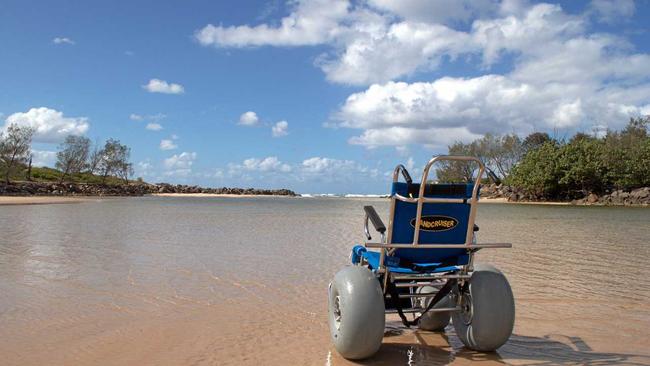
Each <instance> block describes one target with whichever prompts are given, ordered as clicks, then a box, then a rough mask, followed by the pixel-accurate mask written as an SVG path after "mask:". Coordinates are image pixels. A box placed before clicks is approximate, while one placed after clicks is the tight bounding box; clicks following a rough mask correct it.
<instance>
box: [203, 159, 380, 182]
mask: <svg viewBox="0 0 650 366" xmlns="http://www.w3.org/2000/svg"><path fill="white" fill-rule="evenodd" d="M211 176H212V177H217V178H219V179H223V178H234V179H237V180H244V181H259V180H263V181H264V182H266V183H270V184H284V185H286V184H288V183H295V182H319V183H321V182H349V181H353V180H355V179H358V178H359V177H367V178H377V177H379V176H380V174H379V171H378V169H376V168H370V167H367V166H364V165H362V164H359V163H357V162H355V161H353V160H341V159H333V158H328V157H312V158H309V159H305V160H303V161H302V162H299V163H293V164H291V163H286V162H283V161H281V160H280V159H278V157H276V156H269V157H266V158H249V159H245V160H244V161H242V162H241V163H230V164H228V169H227V171H226V172H224V171H223V170H221V169H218V170H217V174H211Z"/></svg>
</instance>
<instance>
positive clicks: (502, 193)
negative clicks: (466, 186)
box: [481, 183, 546, 202]
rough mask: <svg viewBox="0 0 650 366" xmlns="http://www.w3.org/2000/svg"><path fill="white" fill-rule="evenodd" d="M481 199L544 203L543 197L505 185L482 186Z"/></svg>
mask: <svg viewBox="0 0 650 366" xmlns="http://www.w3.org/2000/svg"><path fill="white" fill-rule="evenodd" d="M481 198H505V199H506V200H508V202H543V201H546V200H545V199H544V198H543V197H536V196H535V195H532V194H530V193H528V192H525V191H524V190H522V189H518V188H516V187H512V186H507V185H503V184H494V183H492V184H489V185H487V184H484V185H482V186H481Z"/></svg>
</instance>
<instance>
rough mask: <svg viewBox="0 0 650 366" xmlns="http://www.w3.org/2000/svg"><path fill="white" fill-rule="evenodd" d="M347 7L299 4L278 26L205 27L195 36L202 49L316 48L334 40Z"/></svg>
mask: <svg viewBox="0 0 650 366" xmlns="http://www.w3.org/2000/svg"><path fill="white" fill-rule="evenodd" d="M348 7H349V3H348V1H346V0H312V1H298V2H297V5H296V6H295V9H294V10H293V12H292V13H291V14H290V15H289V16H287V17H285V18H283V19H282V20H281V21H280V24H279V25H278V26H271V25H268V24H261V25H258V26H254V27H251V26H248V25H242V26H231V27H223V26H221V25H219V26H214V25H212V24H208V25H207V26H205V27H204V28H202V29H200V30H198V31H197V32H196V33H195V38H196V40H197V41H199V43H201V44H202V45H204V46H210V45H211V46H216V47H252V46H266V45H271V46H305V45H317V44H321V43H323V42H325V41H328V40H331V39H334V37H335V36H336V33H337V32H338V22H339V21H340V20H341V19H343V18H344V17H345V16H346V15H347V12H348Z"/></svg>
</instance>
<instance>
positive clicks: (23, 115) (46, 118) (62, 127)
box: [3, 107, 89, 143]
mask: <svg viewBox="0 0 650 366" xmlns="http://www.w3.org/2000/svg"><path fill="white" fill-rule="evenodd" d="M14 123H15V124H17V125H19V126H29V127H32V128H33V129H34V130H35V133H34V137H33V141H34V142H44V143H58V142H61V141H63V140H64V139H65V137H66V136H68V135H83V134H85V133H86V131H88V128H89V124H88V118H86V117H64V116H63V112H59V111H57V110H54V109H50V108H46V107H40V108H31V109H30V110H29V111H27V112H17V113H14V114H12V115H10V116H9V117H7V118H6V119H5V125H4V128H3V130H6V128H7V127H9V125H11V124H14Z"/></svg>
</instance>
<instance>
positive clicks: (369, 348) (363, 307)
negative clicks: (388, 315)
mask: <svg viewBox="0 0 650 366" xmlns="http://www.w3.org/2000/svg"><path fill="white" fill-rule="evenodd" d="M384 310H385V309H384V296H383V292H382V290H381V286H380V284H379V281H378V280H377V278H376V277H375V275H374V274H373V273H372V272H371V271H370V270H369V269H368V268H366V267H361V266H350V267H345V268H343V269H342V270H340V271H339V272H338V273H337V274H336V276H334V280H333V281H332V282H331V283H330V288H329V301H328V318H329V328H330V336H331V338H332V342H333V343H334V347H335V348H336V350H337V351H338V353H339V354H341V356H343V357H345V358H347V359H350V360H359V359H363V358H367V357H370V356H372V355H373V354H375V353H376V352H377V351H378V350H379V347H380V346H381V341H382V339H383V337H384V327H385V313H384Z"/></svg>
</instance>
